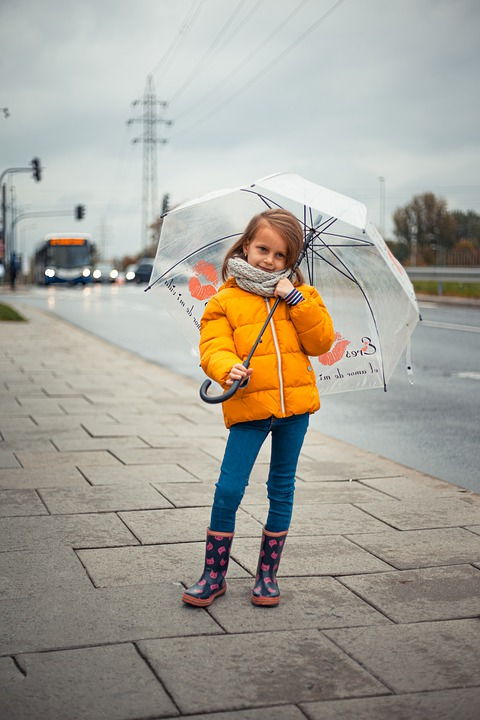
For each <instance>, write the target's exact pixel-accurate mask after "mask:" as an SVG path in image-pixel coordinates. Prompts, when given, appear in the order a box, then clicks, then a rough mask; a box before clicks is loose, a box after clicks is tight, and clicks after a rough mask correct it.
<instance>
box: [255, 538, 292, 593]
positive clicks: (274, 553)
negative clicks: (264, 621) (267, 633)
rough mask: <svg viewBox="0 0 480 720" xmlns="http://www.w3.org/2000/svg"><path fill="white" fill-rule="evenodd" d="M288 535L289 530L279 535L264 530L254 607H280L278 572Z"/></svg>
mask: <svg viewBox="0 0 480 720" xmlns="http://www.w3.org/2000/svg"><path fill="white" fill-rule="evenodd" d="M287 533H288V530H285V531H284V532H278V533H274V532H269V531H268V530H265V529H264V530H263V534H262V544H261V546H260V557H259V558H258V567H257V575H256V578H255V587H254V588H253V591H252V603H253V604H254V605H278V603H279V602H280V590H279V589H278V585H277V570H278V566H279V565H280V559H281V557H282V550H283V546H284V545H285V540H286V538H287Z"/></svg>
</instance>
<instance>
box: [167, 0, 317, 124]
mask: <svg viewBox="0 0 480 720" xmlns="http://www.w3.org/2000/svg"><path fill="white" fill-rule="evenodd" d="M307 2H310V0H301V2H299V3H298V5H297V6H296V7H295V8H294V9H293V10H292V12H291V13H289V15H287V17H286V18H285V19H284V20H282V22H281V23H280V24H279V25H277V27H276V28H275V29H274V30H273V31H272V32H271V33H270V35H269V36H268V37H267V39H266V40H262V41H261V42H260V43H259V44H258V45H257V47H256V48H255V49H254V50H253V51H249V52H248V55H247V56H246V57H244V58H243V59H242V60H241V61H240V62H239V63H238V65H236V66H235V67H234V69H233V70H231V71H230V72H229V73H228V74H227V75H226V77H224V78H222V79H221V80H220V81H219V82H218V83H217V84H216V85H214V86H213V87H212V88H210V90H209V91H208V92H207V93H206V94H205V95H204V96H203V97H201V98H200V100H197V102H196V103H194V104H193V105H191V106H190V107H189V108H187V110H185V111H184V112H183V113H182V114H181V115H180V117H183V116H184V115H186V114H187V113H188V114H190V113H191V112H192V111H194V110H196V108H197V107H198V106H199V105H201V104H202V103H204V102H205V100H206V99H208V98H209V97H210V96H211V95H213V93H215V92H216V90H217V89H218V88H219V87H221V86H223V85H225V84H226V83H227V82H228V81H229V80H231V78H232V77H233V76H234V75H236V74H237V73H238V72H239V71H240V70H243V69H244V67H245V66H246V65H248V64H249V63H250V62H251V61H252V60H253V59H254V57H255V56H256V55H257V54H258V53H259V52H260V50H263V49H264V48H265V45H267V44H268V43H269V42H270V41H271V40H272V39H273V38H274V37H275V35H277V34H278V33H279V32H280V31H281V30H282V29H283V28H284V27H285V25H286V24H287V23H288V22H289V21H290V20H291V19H292V18H293V17H294V15H296V14H297V12H299V11H300V10H301V8H302V7H303V6H304V5H306V3H307ZM177 120H178V118H177Z"/></svg>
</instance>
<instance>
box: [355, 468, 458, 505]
mask: <svg viewBox="0 0 480 720" xmlns="http://www.w3.org/2000/svg"><path fill="white" fill-rule="evenodd" d="M362 482H363V484H364V485H368V487H372V488H375V490H381V491H382V492H384V493H387V494H388V495H392V497H395V498H397V499H399V500H408V499H409V498H412V497H418V496H422V497H423V496H428V497H432V498H434V499H437V498H439V497H444V496H445V495H460V494H464V493H466V492H467V491H466V490H465V489H464V488H459V487H457V486H456V485H452V484H451V483H448V482H444V481H443V480H438V479H437V478H432V477H430V476H428V475H422V474H421V473H412V476H410V477H408V476H406V475H398V476H397V477H383V478H370V479H365V480H362Z"/></svg>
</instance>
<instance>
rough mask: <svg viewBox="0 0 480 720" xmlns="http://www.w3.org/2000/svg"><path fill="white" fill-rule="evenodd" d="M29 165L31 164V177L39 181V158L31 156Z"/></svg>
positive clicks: (40, 170) (40, 174)
mask: <svg viewBox="0 0 480 720" xmlns="http://www.w3.org/2000/svg"><path fill="white" fill-rule="evenodd" d="M30 165H31V166H32V172H33V179H34V180H36V181H37V182H40V180H41V179H42V166H41V164H40V159H39V158H33V160H32V161H31V163H30Z"/></svg>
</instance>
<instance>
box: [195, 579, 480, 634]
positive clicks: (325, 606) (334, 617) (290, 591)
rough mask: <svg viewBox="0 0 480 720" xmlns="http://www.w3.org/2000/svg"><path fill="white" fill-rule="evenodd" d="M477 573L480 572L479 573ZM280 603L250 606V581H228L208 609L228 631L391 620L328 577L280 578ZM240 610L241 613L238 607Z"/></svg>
mask: <svg viewBox="0 0 480 720" xmlns="http://www.w3.org/2000/svg"><path fill="white" fill-rule="evenodd" d="M479 574H480V573H479ZM279 586H280V591H281V602H280V604H279V606H278V607H276V608H275V609H272V611H270V610H267V611H266V612H265V608H258V607H256V606H255V605H252V603H251V601H250V597H251V594H252V588H253V580H231V579H230V577H229V578H228V591H227V593H226V594H225V596H224V597H222V598H219V599H218V600H216V601H215V603H214V604H213V605H212V606H211V608H210V609H209V613H210V615H212V617H214V618H215V619H216V620H218V622H219V623H220V626H221V627H223V628H225V630H226V631H227V632H229V633H242V632H256V631H257V630H258V629H259V627H260V628H261V630H299V629H302V628H332V627H352V626H356V625H378V624H382V623H383V624H384V623H389V622H390V620H388V618H386V617H385V616H384V615H382V614H381V613H380V612H377V610H375V609H374V608H372V607H371V606H370V605H369V604H368V603H366V602H364V601H363V600H361V599H360V598H358V597H356V596H355V595H354V594H353V593H351V592H350V591H349V590H347V589H346V588H345V587H344V586H343V585H341V583H339V582H338V581H337V580H335V579H333V578H330V577H328V578H327V577H297V578H282V580H281V581H280V582H279ZM240 609H241V612H239V610H240Z"/></svg>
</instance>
